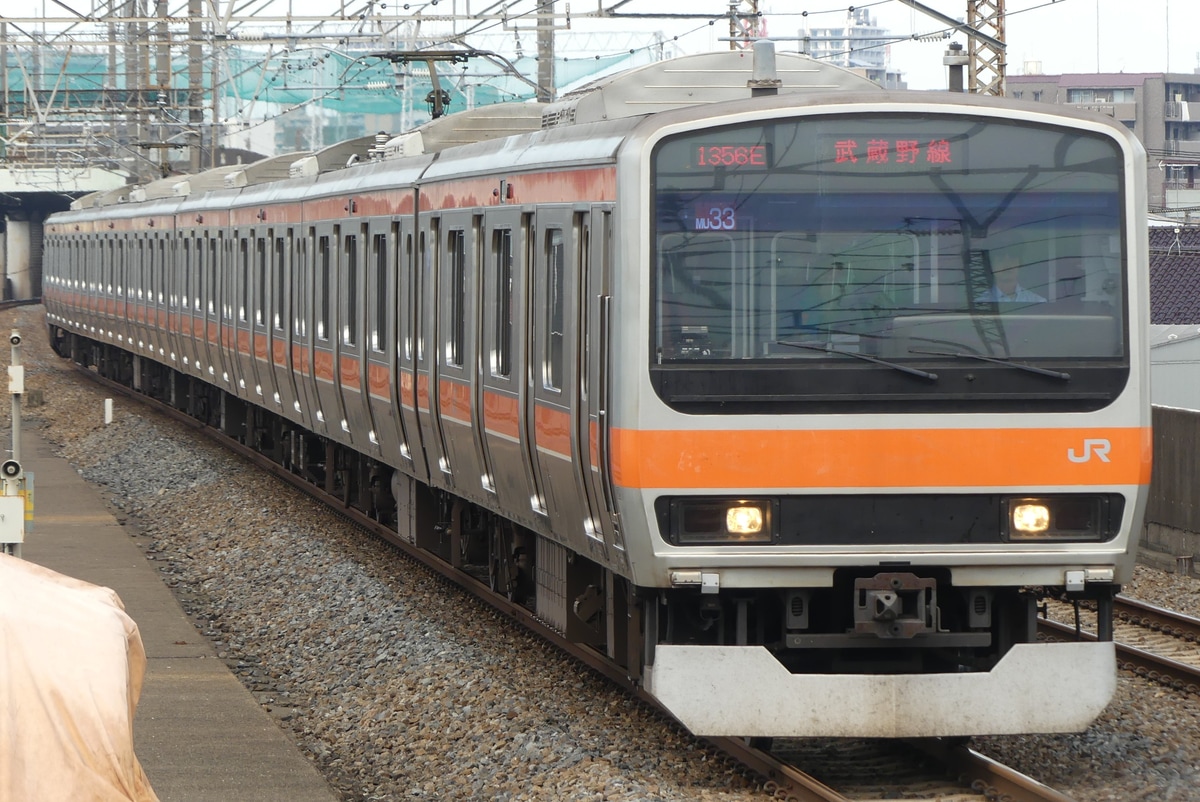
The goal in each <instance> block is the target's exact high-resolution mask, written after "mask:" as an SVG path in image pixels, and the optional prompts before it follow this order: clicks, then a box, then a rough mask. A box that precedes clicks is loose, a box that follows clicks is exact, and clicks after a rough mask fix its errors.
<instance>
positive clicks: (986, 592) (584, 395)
mask: <svg viewBox="0 0 1200 802" xmlns="http://www.w3.org/2000/svg"><path fill="white" fill-rule="evenodd" d="M760 50H761V52H762V53H763V55H765V56H769V57H768V58H765V59H764V61H763V62H761V63H760V64H759V65H758V66H757V67H756V66H755V65H754V63H753V61H752V59H751V58H750V56H749V54H747V53H717V54H704V55H700V56H690V57H685V58H682V59H677V60H674V61H669V62H663V63H660V64H657V65H651V66H649V67H646V68H641V69H639V70H634V71H631V72H630V73H627V74H623V75H621V76H617V77H614V78H612V79H609V80H606V81H604V82H602V83H600V84H599V85H597V86H594V87H591V88H590V89H589V90H588V91H585V92H581V93H580V94H578V95H577V96H573V97H568V98H565V99H564V100H562V101H560V102H559V103H557V104H554V105H550V106H546V107H539V106H536V105H528V104H522V105H521V106H519V107H509V108H507V109H506V110H492V111H489V112H487V113H482V112H464V113H462V114H460V115H449V116H447V117H444V118H441V119H439V120H435V121H433V122H432V123H430V124H429V125H427V126H425V127H423V128H421V129H418V130H417V131H413V132H409V133H407V134H405V135H402V136H400V137H396V138H393V139H391V140H389V141H387V142H386V143H385V142H383V140H380V141H379V142H377V143H375V144H373V145H371V146H370V147H369V148H367V149H365V150H362V151H361V152H360V153H359V154H358V156H360V158H357V159H356V158H349V159H347V158H346V153H345V151H344V150H343V151H340V152H338V153H337V154H336V157H334V156H330V155H328V154H325V155H322V154H315V155H312V154H310V155H306V156H305V157H304V158H297V159H296V160H295V164H294V165H293V167H294V169H293V170H292V174H291V175H290V177H288V178H281V179H277V180H263V181H257V182H256V181H253V180H244V181H243V182H242V183H243V184H244V185H231V186H222V187H220V188H217V189H211V190H205V191H198V190H197V187H200V186H203V185H204V180H203V177H196V178H194V179H192V180H191V181H190V182H189V185H190V187H191V189H190V191H189V192H188V193H187V194H181V193H180V191H179V190H180V187H178V186H175V187H174V190H173V191H172V192H170V193H167V192H158V193H143V194H144V195H145V198H144V199H143V200H137V199H134V200H131V201H127V202H122V203H116V204H108V205H94V204H93V203H91V202H89V200H88V199H85V200H84V201H82V202H79V203H77V204H76V206H77V208H74V209H73V210H71V211H69V212H64V213H61V214H58V215H55V216H54V217H52V218H51V219H50V220H48V221H47V225H46V284H45V292H44V297H45V302H46V309H47V321H48V327H49V336H50V338H51V340H52V342H53V343H54V345H55V347H56V348H57V349H58V351H59V352H60V353H61V354H63V355H64V356H69V357H71V358H73V359H75V360H77V361H79V362H81V363H83V364H86V365H89V366H91V367H93V368H94V369H95V370H97V371H98V372H100V373H102V374H103V375H105V376H108V377H110V378H114V379H117V380H119V381H123V382H126V383H129V384H131V385H133V386H135V387H137V388H138V389H140V390H142V391H143V392H146V393H148V394H150V395H153V396H155V397H158V398H161V399H163V400H165V401H167V402H168V403H171V404H174V405H176V406H177V407H179V408H181V409H186V410H188V411H189V412H191V413H192V414H194V415H195V416H196V417H198V418H199V419H201V420H203V421H205V422H206V423H209V424H210V425H213V426H217V427H220V428H222V429H223V430H225V431H226V432H228V433H231V434H233V435H235V436H237V437H240V438H242V439H243V440H244V441H245V442H247V443H249V444H251V445H253V446H255V447H256V448H258V449H260V450H262V451H263V452H265V453H269V454H271V455H272V456H274V457H275V458H276V459H277V460H278V461H279V462H280V463H281V464H283V465H285V466H287V467H288V468H289V469H291V470H293V471H295V472H296V473H298V474H300V475H302V476H305V477H307V478H308V479H309V480H311V481H313V482H315V483H318V484H322V485H323V486H324V487H325V488H326V489H327V490H330V491H332V492H335V493H338V494H340V495H341V496H342V497H343V498H344V499H345V502H346V503H347V504H348V505H352V506H355V507H357V508H359V509H361V510H363V511H364V512H367V513H369V514H371V515H373V516H374V517H376V518H377V519H378V520H380V521H383V522H386V523H387V524H388V525H390V526H394V527H395V532H396V535H397V537H398V538H400V539H403V540H404V541H406V542H408V543H410V544H411V545H413V546H414V547H416V548H420V549H425V550H428V551H430V552H432V553H434V554H436V555H438V556H440V557H441V558H443V559H445V560H446V561H448V562H450V563H451V564H453V565H454V566H458V567H461V568H463V570H464V571H465V572H467V573H470V574H473V575H474V576H476V577H479V578H481V579H483V580H484V581H487V582H489V583H490V584H491V586H492V587H493V588H494V589H495V590H496V592H498V593H502V594H505V595H506V596H507V597H508V598H509V599H511V600H513V601H515V602H519V603H521V604H525V605H528V606H530V607H531V608H533V609H535V610H536V612H537V615H538V616H539V617H540V618H541V619H542V620H544V621H545V622H546V623H547V624H549V625H550V626H552V627H554V628H555V629H557V630H558V631H559V632H561V633H563V634H564V635H565V636H566V637H568V638H570V639H572V640H574V641H577V642H581V643H585V644H588V645H590V646H592V647H594V648H595V649H596V650H598V651H600V652H603V653H606V654H607V656H608V657H609V658H610V659H611V660H612V661H614V662H615V663H617V664H618V665H619V666H621V667H623V668H624V670H625V671H626V672H627V673H628V675H629V676H630V677H632V678H634V679H635V680H637V681H638V682H640V683H641V684H642V686H643V687H644V688H645V689H646V690H647V691H648V692H649V693H650V694H652V695H653V696H654V697H656V698H657V699H658V700H659V701H660V702H661V703H662V704H663V705H664V707H665V708H666V709H667V710H669V711H670V712H671V713H672V714H673V715H675V716H676V717H678V719H679V720H680V721H681V722H683V724H684V725H686V726H687V727H688V728H690V729H691V730H692V731H694V732H696V733H698V734H705V735H737V736H762V737H772V736H817V735H821V736H882V737H898V736H935V735H938V736H942V735H944V736H959V735H971V734H982V733H1022V732H1050V731H1072V730H1079V729H1083V728H1085V727H1086V726H1087V724H1088V723H1089V722H1090V721H1091V720H1092V719H1093V718H1094V717H1095V716H1096V715H1098V714H1099V713H1100V712H1101V711H1102V710H1103V708H1104V707H1105V705H1106V704H1107V703H1108V701H1109V699H1110V697H1111V695H1112V694H1113V692H1114V690H1115V686H1116V669H1115V655H1114V649H1113V644H1112V642H1111V638H1112V629H1111V618H1112V598H1113V596H1114V595H1115V593H1116V592H1117V591H1118V589H1119V587H1120V585H1121V583H1123V582H1126V581H1128V580H1129V578H1130V577H1131V574H1132V571H1133V566H1134V560H1135V547H1136V542H1137V537H1138V535H1139V532H1140V527H1141V521H1142V515H1143V510H1144V506H1145V497H1146V488H1147V485H1148V482H1149V476H1150V460H1151V454H1150V442H1151V441H1150V430H1149V420H1150V418H1149V399H1148V389H1147V355H1146V354H1147V341H1146V333H1145V332H1146V328H1147V324H1148V317H1147V308H1148V278H1147V244H1146V242H1147V240H1146V232H1145V228H1144V226H1145V209H1146V195H1145V186H1144V175H1143V171H1144V169H1145V154H1144V152H1143V150H1142V148H1141V147H1140V145H1139V144H1138V142H1137V140H1136V139H1135V138H1134V137H1133V136H1132V135H1131V134H1130V132H1128V131H1127V130H1126V129H1125V128H1123V127H1122V126H1120V125H1119V124H1114V123H1113V122H1112V121H1111V120H1108V119H1105V118H1101V117H1099V116H1096V115H1092V114H1088V113H1083V112H1075V111H1072V110H1069V109H1063V108H1061V107H1050V106H1047V105H1044V104H1028V103H1020V102H1011V101H1003V100H998V99H988V98H978V97H971V96H965V95H951V94H942V93H924V92H920V93H918V92H912V93H889V92H884V91H882V90H880V89H878V87H875V86H874V85H873V84H870V83H869V82H867V81H866V80H865V79H861V78H859V77H857V76H855V75H853V74H851V73H849V72H845V71H842V70H839V69H837V68H834V67H830V66H828V65H823V64H820V63H819V62H815V61H812V60H809V59H807V58H805V57H803V56H798V55H786V54H779V55H778V56H774V55H773V54H770V53H769V51H768V50H767V49H766V48H760ZM464 132H465V133H464ZM355 161H357V162H358V163H357V164H347V163H346V162H355ZM335 167H336V168H337V169H334V168H335ZM225 183H226V184H231V183H235V182H230V181H228V180H227V181H226V182H225ZM183 189H185V190H186V189H188V187H184V188H183ZM1050 597H1065V598H1068V599H1070V600H1074V601H1075V602H1077V603H1085V602H1086V603H1089V604H1092V605H1094V606H1095V609H1096V610H1097V612H1096V619H1095V620H1096V622H1097V628H1098V634H1099V636H1100V637H1099V639H1098V640H1096V641H1091V642H1089V641H1084V640H1080V641H1077V642H1069V643H1051V642H1042V641H1039V640H1038V638H1037V633H1036V622H1037V617H1038V610H1039V605H1041V604H1042V603H1043V600H1045V599H1047V598H1050Z"/></svg>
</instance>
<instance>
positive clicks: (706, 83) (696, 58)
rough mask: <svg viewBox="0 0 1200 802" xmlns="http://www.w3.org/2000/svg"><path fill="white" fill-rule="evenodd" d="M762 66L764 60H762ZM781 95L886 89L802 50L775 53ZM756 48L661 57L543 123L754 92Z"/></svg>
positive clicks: (602, 83)
mask: <svg viewBox="0 0 1200 802" xmlns="http://www.w3.org/2000/svg"><path fill="white" fill-rule="evenodd" d="M760 70H761V64H760ZM770 73H771V75H772V76H773V78H774V79H777V83H775V84H774V87H773V88H775V89H776V90H777V92H778V93H779V94H798V93H803V94H812V93H825V92H870V91H882V89H881V87H880V86H879V85H878V84H876V83H875V82H874V81H871V80H869V79H867V78H864V77H863V76H861V75H859V74H857V73H854V72H851V71H850V70H847V69H843V68H842V67H837V66H835V65H833V64H828V63H826V62H823V61H817V60H816V59H812V58H809V57H808V56H804V55H801V54H799V53H775V54H774V68H773V69H771V70H770ZM761 75H762V73H761V71H760V72H756V70H755V53H752V52H750V51H748V50H724V51H718V52H715V53H698V54H695V55H691V56H681V57H680V58H674V59H669V60H667V61H657V62H654V63H653V64H647V65H645V66H643V67H637V68H635V69H632V70H627V71H625V72H621V73H617V74H615V75H610V76H607V77H605V78H602V79H600V80H598V81H595V82H593V83H591V84H588V85H587V86H584V87H582V88H580V89H579V90H577V91H575V92H572V93H570V94H568V95H566V96H565V97H563V99H562V100H561V101H559V102H557V103H552V104H550V105H549V106H548V107H547V108H546V111H545V113H544V114H543V115H542V127H543V128H551V127H554V126H559V125H575V124H579V123H588V122H598V121H600V120H613V119H618V118H621V117H636V116H643V115H647V114H656V113H658V112H663V111H671V110H673V109H679V108H684V107H687V106H698V105H709V104H712V103H721V102H724V101H729V100H742V99H745V98H748V97H750V96H751V89H752V87H753V86H754V85H755V83H756V82H758V81H760V80H761V77H760V76H761Z"/></svg>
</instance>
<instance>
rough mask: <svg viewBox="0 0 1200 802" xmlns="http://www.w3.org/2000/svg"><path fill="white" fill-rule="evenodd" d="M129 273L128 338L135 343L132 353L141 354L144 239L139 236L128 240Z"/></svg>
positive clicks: (144, 303)
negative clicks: (130, 324)
mask: <svg viewBox="0 0 1200 802" xmlns="http://www.w3.org/2000/svg"><path fill="white" fill-rule="evenodd" d="M127 244H128V245H129V246H130V248H129V260H128V262H127V264H128V266H129V272H128V274H127V276H128V279H129V294H128V299H129V301H128V302H129V305H130V311H131V314H130V319H131V320H132V321H133V328H132V333H131V334H130V338H131V339H132V340H133V341H134V343H136V346H137V347H136V348H134V349H133V351H134V353H137V354H139V355H140V354H141V353H142V351H143V350H144V349H145V347H146V340H147V338H148V335H147V334H146V319H147V317H146V295H147V290H146V238H145V237H144V236H142V235H140V234H135V235H133V236H132V237H130V239H129V240H128V242H127Z"/></svg>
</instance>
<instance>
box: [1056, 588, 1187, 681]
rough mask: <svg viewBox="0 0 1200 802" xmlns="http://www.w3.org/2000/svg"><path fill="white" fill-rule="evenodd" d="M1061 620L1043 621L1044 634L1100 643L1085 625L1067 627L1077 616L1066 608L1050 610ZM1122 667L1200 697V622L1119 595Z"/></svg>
mask: <svg viewBox="0 0 1200 802" xmlns="http://www.w3.org/2000/svg"><path fill="white" fill-rule="evenodd" d="M1050 612H1052V613H1053V614H1054V615H1055V616H1056V618H1057V619H1060V620H1056V619H1055V618H1049V619H1041V620H1039V622H1038V626H1039V628H1040V630H1041V631H1042V632H1043V633H1044V634H1045V636H1046V637H1050V638H1059V639H1064V638H1074V637H1075V634H1076V631H1077V630H1078V631H1079V632H1080V634H1081V636H1082V637H1083V638H1085V639H1091V640H1094V639H1095V634H1094V630H1089V629H1088V628H1087V627H1086V625H1085V622H1083V621H1080V622H1079V623H1078V624H1075V623H1066V622H1064V621H1063V620H1061V619H1071V618H1073V617H1074V615H1073V611H1072V609H1071V606H1070V605H1067V604H1065V603H1062V604H1056V605H1052V606H1051V608H1050ZM1113 613H1114V615H1113V618H1114V621H1113V630H1114V635H1113V637H1114V639H1115V641H1116V645H1117V664H1118V666H1119V667H1120V668H1122V669H1125V670H1127V671H1132V672H1133V673H1135V674H1137V675H1138V676H1141V677H1145V678H1147V679H1150V680H1153V681H1155V682H1160V683H1162V684H1164V685H1168V686H1170V687H1172V688H1175V689H1176V690H1181V691H1186V692H1187V693H1192V694H1197V695H1200V619H1197V618H1192V617H1191V616H1186V615H1182V614H1180V613H1176V612H1173V611H1171V610H1167V609H1164V608H1162V607H1157V606H1155V605H1153V604H1147V603H1146V602H1140V601H1137V600H1136V599H1130V598H1128V597H1125V596H1117V598H1116V600H1115V604H1114V608H1113Z"/></svg>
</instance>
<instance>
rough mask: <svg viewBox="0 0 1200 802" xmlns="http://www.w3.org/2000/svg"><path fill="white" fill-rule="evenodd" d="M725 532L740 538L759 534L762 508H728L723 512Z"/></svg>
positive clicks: (761, 522)
mask: <svg viewBox="0 0 1200 802" xmlns="http://www.w3.org/2000/svg"><path fill="white" fill-rule="evenodd" d="M725 530H726V531H727V532H729V534H731V535H738V536H742V537H751V536H753V535H757V534H760V533H761V532H762V530H763V510H762V507H755V506H741V507H730V508H729V509H728V510H727V511H726V512H725Z"/></svg>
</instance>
